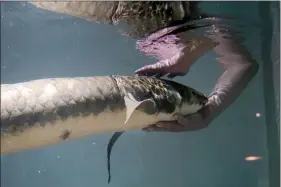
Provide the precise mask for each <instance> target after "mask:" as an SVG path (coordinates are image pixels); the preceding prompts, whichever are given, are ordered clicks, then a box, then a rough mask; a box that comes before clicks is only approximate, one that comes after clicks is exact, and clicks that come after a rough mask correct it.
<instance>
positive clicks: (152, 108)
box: [124, 93, 157, 124]
mask: <svg viewBox="0 0 281 187" xmlns="http://www.w3.org/2000/svg"><path fill="white" fill-rule="evenodd" d="M124 100H125V105H126V110H127V111H126V120H125V124H126V123H127V122H128V120H129V119H130V117H131V116H132V114H133V112H134V111H135V110H141V111H143V112H144V113H147V114H149V115H152V114H155V113H156V112H157V105H156V103H155V102H154V101H153V100H152V99H145V100H143V101H137V100H136V99H134V98H133V96H132V95H131V94H130V93H129V94H128V96H125V97H124Z"/></svg>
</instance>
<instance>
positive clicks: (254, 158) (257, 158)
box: [245, 156, 262, 161]
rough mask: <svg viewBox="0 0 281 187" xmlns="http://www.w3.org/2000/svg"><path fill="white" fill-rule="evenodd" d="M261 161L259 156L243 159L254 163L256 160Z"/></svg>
mask: <svg viewBox="0 0 281 187" xmlns="http://www.w3.org/2000/svg"><path fill="white" fill-rule="evenodd" d="M261 159H262V157H260V156H247V157H245V160H246V161H256V160H261Z"/></svg>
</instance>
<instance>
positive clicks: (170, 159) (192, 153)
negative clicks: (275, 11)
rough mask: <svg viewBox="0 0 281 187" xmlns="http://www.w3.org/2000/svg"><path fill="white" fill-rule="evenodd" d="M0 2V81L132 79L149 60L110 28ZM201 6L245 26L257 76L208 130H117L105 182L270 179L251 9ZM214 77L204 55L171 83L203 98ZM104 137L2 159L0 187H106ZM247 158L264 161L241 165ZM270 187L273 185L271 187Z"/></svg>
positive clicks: (260, 185)
mask: <svg viewBox="0 0 281 187" xmlns="http://www.w3.org/2000/svg"><path fill="white" fill-rule="evenodd" d="M1 4H2V7H1V83H2V84H3V83H14V82H22V81H27V80H32V79H39V78H49V77H68V76H70V77H74V76H97V75H110V74H123V75H130V74H132V72H134V71H135V70H136V69H137V68H139V67H141V66H143V65H145V64H150V63H154V62H155V59H153V58H151V57H147V56H145V55H144V54H142V53H140V52H139V51H138V50H137V49H136V39H133V38H129V37H126V36H122V35H120V32H119V31H117V30H116V28H115V27H113V26H110V25H103V24H96V23H91V22H88V21H85V20H83V19H79V18H73V17H71V16H66V15H61V14H56V13H52V12H48V11H43V10H39V9H36V8H35V7H33V6H31V5H27V4H25V3H19V2H13V3H7V2H5V3H3V2H2V3H1ZM202 8H203V9H205V10H207V11H208V12H211V13H218V14H223V15H231V16H234V17H235V18H237V19H238V20H239V21H240V22H239V23H244V25H247V24H250V25H248V26H247V27H244V26H243V27H242V26H241V27H240V30H241V33H243V36H244V38H246V39H247V40H246V41H245V44H246V46H247V47H248V48H249V49H250V51H251V53H252V54H253V56H254V57H255V59H257V61H258V63H259V64H260V70H259V72H258V74H257V75H256V77H255V78H254V80H253V81H252V82H251V83H250V85H249V86H248V87H247V89H246V90H245V91H244V92H243V93H242V95H241V96H240V97H239V99H238V100H237V101H236V102H235V103H234V104H233V105H232V106H231V107H230V108H228V109H227V110H226V111H225V112H224V113H223V114H222V115H221V116H220V117H218V118H217V119H216V120H215V121H213V122H212V124H211V125H210V127H208V128H207V129H203V130H200V131H196V132H188V133H177V134H173V133H144V132H141V131H131V132H127V133H125V134H124V135H123V136H122V137H121V138H120V140H119V141H118V142H117V144H116V146H115V147H114V149H113V153H112V164H111V167H112V183H111V184H110V185H112V186H116V187H117V186H122V187H124V186H135V187H138V186H139V187H143V186H153V187H155V186H161V187H166V186H167V187H170V186H194V187H195V186H196V187H197V186H198V187H201V186H202V187H205V186H206V187H213V186H214V187H220V186H221V187H225V186H228V187H232V186H233V187H234V186H235V187H236V186H240V187H249V186H250V187H256V186H257V187H269V185H270V180H272V175H274V174H276V172H275V173H273V174H272V173H270V172H269V163H270V162H269V156H270V155H271V156H272V154H268V152H270V149H269V148H268V145H269V144H268V137H269V136H270V134H268V129H267V126H268V124H267V121H266V114H267V113H266V110H265V103H266V101H265V100H264V85H263V84H268V83H265V82H263V80H264V79H263V77H264V75H265V74H266V73H265V72H264V69H263V63H264V62H263V59H262V54H261V51H262V41H263V40H261V39H260V38H261V33H262V30H261V28H262V26H263V24H262V20H261V19H260V15H259V9H258V8H259V5H258V3H257V2H239V3H228V2H224V3H223V2H217V3H216V2H213V3H212V2H208V3H207V2H206V3H204V4H203V5H202ZM250 12H251V13H250ZM279 59H280V58H279ZM221 73H222V69H221V68H220V67H219V65H218V63H216V61H215V54H214V53H213V52H208V53H207V54H206V55H205V56H203V57H201V58H200V60H199V61H198V62H196V64H195V65H194V66H193V67H192V69H191V71H190V72H189V73H188V75H186V76H184V77H178V78H176V80H177V81H179V82H182V83H184V84H187V85H190V86H192V87H195V88H196V89H198V90H200V91H202V92H204V93H206V94H208V93H209V92H210V91H211V89H212V87H213V85H214V84H215V82H216V79H217V78H218V77H219V76H220V74H221ZM257 113H259V114H260V117H256V114H257ZM110 136H111V134H105V135H100V136H93V137H88V138H84V139H82V140H79V141H68V142H65V143H62V144H59V145H55V146H51V147H45V148H41V149H37V150H30V151H25V152H21V153H16V154H10V155H6V156H1V186H5V187H17V186H28V187H35V186H36V187H37V186H41V187H49V186H52V187H66V186H67V187H72V186H73V187H74V186H75V187H76V186H83V187H88V186H89V187H90V186H97V185H98V186H107V185H108V184H107V170H106V145H107V143H108V140H109V138H110ZM273 143H276V142H273ZM271 145H272V144H271ZM273 147H274V146H273ZM268 150H269V151H268ZM268 155H269V156H268ZM248 156H258V157H261V158H262V159H260V160H257V161H246V160H245V158H246V157H248ZM275 171H277V170H276V167H275ZM276 175H278V174H276ZM279 176H280V175H279ZM269 179H270V180H269ZM273 179H274V178H273ZM271 183H272V184H271V186H272V187H275V186H278V185H277V184H276V182H274V181H273V182H272V181H271Z"/></svg>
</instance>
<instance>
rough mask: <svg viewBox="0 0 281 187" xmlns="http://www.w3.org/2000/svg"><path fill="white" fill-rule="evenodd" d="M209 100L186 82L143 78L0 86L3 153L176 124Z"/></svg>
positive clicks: (63, 80) (66, 80) (29, 82)
mask: <svg viewBox="0 0 281 187" xmlns="http://www.w3.org/2000/svg"><path fill="white" fill-rule="evenodd" d="M206 102H207V98H206V97H205V96H204V95H203V94H201V93H200V92H198V91H196V90H194V89H192V88H190V87H187V86H184V85H182V84H179V83H176V82H173V81H170V80H164V79H158V78H155V77H145V76H97V77H77V78H52V79H40V80H33V81H28V82H23V83H16V84H2V85H1V154H7V153H12V152H18V151H23V150H28V149H35V148H39V147H43V146H49V145H53V144H57V143H59V142H61V141H63V140H66V139H78V138H82V137H86V136H91V135H98V134H103V133H106V132H123V131H128V130H133V129H140V128H144V127H147V126H148V125H150V124H155V123H156V122H158V121H171V120H175V118H174V116H173V114H175V113H177V114H180V115H188V114H191V113H194V112H196V111H198V110H199V109H200V108H201V107H203V106H204V105H205V103H206Z"/></svg>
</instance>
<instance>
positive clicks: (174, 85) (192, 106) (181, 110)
mask: <svg viewBox="0 0 281 187" xmlns="http://www.w3.org/2000/svg"><path fill="white" fill-rule="evenodd" d="M162 81H164V82H165V87H166V88H167V90H168V91H169V93H170V94H168V98H167V99H168V100H170V101H172V102H173V104H174V111H173V113H178V114H181V115H189V114H193V113H195V112H197V111H198V110H200V109H201V108H202V107H203V106H205V105H206V103H207V102H208V98H207V97H206V96H205V95H204V94H203V93H201V92H199V91H197V90H195V89H193V88H191V87H189V86H186V85H183V84H180V83H178V82H174V81H172V80H166V79H162Z"/></svg>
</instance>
